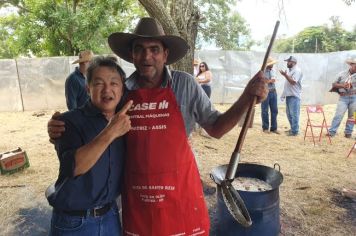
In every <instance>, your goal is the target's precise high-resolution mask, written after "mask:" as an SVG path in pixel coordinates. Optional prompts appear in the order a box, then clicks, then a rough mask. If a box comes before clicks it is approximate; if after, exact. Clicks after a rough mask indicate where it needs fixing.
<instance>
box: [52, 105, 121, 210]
mask: <svg viewBox="0 0 356 236" xmlns="http://www.w3.org/2000/svg"><path fill="white" fill-rule="evenodd" d="M120 107H121V105H120V106H118V109H119V108H120ZM61 120H63V121H65V132H64V133H63V135H62V136H61V138H59V139H58V140H56V144H55V147H56V151H57V155H58V158H59V162H60V168H59V176H58V180H57V182H56V186H60V185H61V183H62V182H63V181H64V180H65V179H67V180H66V182H65V184H64V185H63V186H62V188H61V189H60V191H59V192H58V194H57V196H56V198H55V199H54V201H53V202H50V205H52V206H53V207H54V208H55V209H58V210H85V209H91V208H93V207H96V206H101V205H104V204H107V203H110V202H112V201H114V200H115V199H116V198H117V197H118V196H119V194H120V193H121V184H122V177H123V176H122V173H123V165H124V155H125V144H124V138H123V137H120V138H117V139H115V140H114V141H113V142H112V143H111V144H110V145H109V146H108V148H107V149H106V150H105V151H104V153H103V154H102V155H101V157H100V159H99V160H98V161H97V162H96V163H95V165H94V166H93V167H92V168H91V169H90V170H89V171H88V172H86V173H85V174H83V175H80V176H76V177H74V176H73V174H74V168H75V153H76V151H77V150H78V149H79V148H80V147H81V146H83V145H85V144H87V143H89V142H90V141H91V140H93V139H94V138H95V137H96V136H97V135H98V134H99V133H100V132H101V131H102V130H103V129H104V128H105V126H106V125H107V123H108V121H107V120H106V118H105V117H104V115H103V114H102V113H101V112H100V110H99V109H97V108H96V107H94V106H93V105H92V103H91V102H90V100H89V101H88V102H87V103H86V104H85V105H84V106H83V107H81V108H79V109H75V110H72V111H68V112H65V113H63V115H62V116H61Z"/></svg>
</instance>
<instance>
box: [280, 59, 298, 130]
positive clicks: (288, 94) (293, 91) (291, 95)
mask: <svg viewBox="0 0 356 236" xmlns="http://www.w3.org/2000/svg"><path fill="white" fill-rule="evenodd" d="M284 61H286V62H287V67H288V70H285V71H284V70H280V71H279V72H280V73H281V75H282V76H283V77H284V78H285V79H286V81H285V83H284V89H283V93H282V96H281V99H282V100H284V99H285V100H286V113H287V118H288V121H289V124H290V130H288V131H287V136H297V135H298V134H299V116H300V100H301V93H302V80H303V73H302V71H301V69H300V68H299V67H298V66H297V59H296V58H295V57H294V56H290V57H289V58H288V59H286V60H284Z"/></svg>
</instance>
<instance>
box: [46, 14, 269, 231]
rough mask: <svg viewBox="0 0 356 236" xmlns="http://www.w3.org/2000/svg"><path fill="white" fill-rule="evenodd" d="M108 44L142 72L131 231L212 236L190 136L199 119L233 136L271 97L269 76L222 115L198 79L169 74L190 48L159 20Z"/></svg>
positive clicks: (53, 131) (134, 85)
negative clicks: (252, 109) (257, 105)
mask: <svg viewBox="0 0 356 236" xmlns="http://www.w3.org/2000/svg"><path fill="white" fill-rule="evenodd" d="M108 41H109V46H110V48H111V49H112V51H113V52H114V53H115V54H116V55H118V56H119V57H120V58H122V59H123V60H125V61H127V62H130V63H133V64H134V65H135V68H136V71H135V72H133V74H131V76H130V77H129V78H128V79H127V80H126V83H125V84H126V87H127V88H128V90H129V92H128V97H127V98H128V99H131V100H133V105H132V107H131V109H130V110H129V112H128V114H129V115H130V120H131V126H132V128H131V130H130V132H128V133H127V135H126V146H127V159H126V163H125V178H124V191H123V195H122V206H123V208H122V213H123V228H124V232H125V234H126V235H142V236H149V235H157V236H160V235H201V236H203V235H209V228H210V222H209V214H208V211H207V207H206V204H205V200H204V194H203V190H202V185H201V181H200V177H199V172H198V168H197V165H196V162H195V160H194V155H193V152H192V149H191V146H190V145H189V143H188V137H189V136H190V134H191V132H192V130H193V128H194V124H195V123H196V122H197V123H199V124H200V125H201V126H202V127H203V128H204V129H205V130H206V131H207V132H208V133H209V135H211V136H213V137H215V138H220V137H222V136H223V135H224V134H226V133H227V132H229V131H230V130H231V129H232V128H233V127H234V126H235V125H236V124H237V123H238V121H239V119H240V118H241V117H242V114H243V113H244V112H245V111H246V110H247V109H248V107H249V105H250V103H251V101H252V100H253V99H254V97H256V96H257V98H258V99H257V102H258V103H260V102H261V100H263V99H265V98H266V96H267V92H268V91H267V86H266V82H265V79H264V76H263V73H262V72H261V71H260V72H258V73H257V74H256V75H255V76H254V77H253V78H252V79H251V80H250V82H249V83H248V84H247V86H246V88H245V90H244V92H243V93H242V95H241V96H240V97H239V99H238V100H237V101H236V102H235V103H234V104H233V105H232V106H231V107H230V108H229V109H228V110H227V111H226V112H224V113H220V112H218V111H217V110H216V109H215V108H214V106H213V104H212V103H211V101H210V99H209V98H208V97H207V96H206V95H205V94H204V91H203V90H202V89H201V88H200V86H199V85H198V84H197V83H196V81H195V80H194V77H193V76H192V75H191V74H188V73H186V72H182V71H177V70H169V68H168V67H167V65H170V64H173V63H175V62H177V61H178V60H180V59H181V58H182V57H184V56H185V55H186V53H187V51H188V49H189V46H188V44H187V42H186V41H185V40H184V39H182V38H181V37H179V36H175V35H166V34H165V33H164V31H163V28H162V26H161V25H160V24H159V23H158V21H157V20H156V19H154V18H149V17H146V18H142V19H141V20H140V21H139V22H138V24H137V26H136V28H135V30H134V32H133V33H123V32H117V33H113V34H111V35H110V36H109V38H108ZM143 117H144V119H143ZM62 125H63V123H61V122H59V121H56V120H55V119H51V120H50V121H49V123H48V127H49V130H48V131H49V135H50V137H51V138H56V137H59V136H60V135H61V134H60V133H61V132H62V130H63V127H61V126H62ZM177 173H178V174H177ZM182 190H184V191H182ZM187 193H189V194H187Z"/></svg>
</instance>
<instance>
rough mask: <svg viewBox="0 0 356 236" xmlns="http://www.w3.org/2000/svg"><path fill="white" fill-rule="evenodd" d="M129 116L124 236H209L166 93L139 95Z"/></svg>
mask: <svg viewBox="0 0 356 236" xmlns="http://www.w3.org/2000/svg"><path fill="white" fill-rule="evenodd" d="M128 99H132V100H133V101H134V103H133V105H132V107H131V109H130V111H129V115H130V117H131V126H132V128H131V130H130V132H129V133H128V135H127V147H128V148H127V152H128V153H127V154H128V155H127V159H126V167H125V181H124V182H125V183H124V194H123V197H122V210H123V211H122V213H123V228H124V234H125V235H140V236H161V235H162V236H168V235H175V236H178V235H179V236H180V235H199V236H200V235H209V227H210V223H209V215H208V211H207V208H206V205H205V200H204V195H203V190H202V185H201V181H200V177H199V173H198V168H197V165H196V162H195V159H194V155H193V153H192V150H191V148H190V146H189V144H188V139H187V135H186V132H185V128H184V122H183V118H182V114H181V112H180V109H179V107H178V105H177V102H176V99H175V96H174V94H173V92H172V90H171V88H170V86H168V88H157V89H138V90H135V91H131V92H130V93H129V96H128Z"/></svg>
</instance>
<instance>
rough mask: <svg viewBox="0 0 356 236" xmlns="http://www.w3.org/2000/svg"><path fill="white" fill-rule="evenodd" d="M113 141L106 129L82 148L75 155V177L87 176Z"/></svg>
mask: <svg viewBox="0 0 356 236" xmlns="http://www.w3.org/2000/svg"><path fill="white" fill-rule="evenodd" d="M112 141H113V139H112V137H111V135H109V133H108V132H106V130H105V129H104V130H103V131H102V132H101V133H100V134H99V135H98V136H96V137H95V138H94V139H93V140H92V141H91V142H89V143H88V144H86V145H84V146H82V147H80V148H79V149H78V150H77V152H76V153H75V169H74V176H78V175H82V174H85V173H86V172H87V171H88V170H90V169H91V168H92V167H93V166H94V165H95V163H96V162H97V161H98V160H99V159H100V157H101V155H102V154H103V153H104V151H105V149H106V148H107V147H108V146H109V145H110V143H111V142H112Z"/></svg>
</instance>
